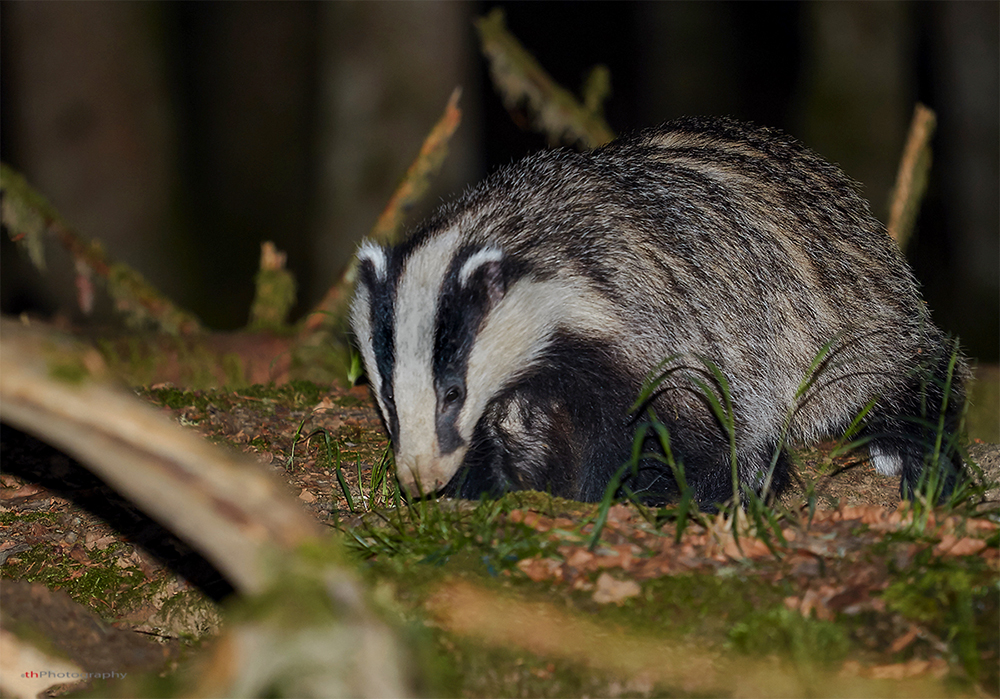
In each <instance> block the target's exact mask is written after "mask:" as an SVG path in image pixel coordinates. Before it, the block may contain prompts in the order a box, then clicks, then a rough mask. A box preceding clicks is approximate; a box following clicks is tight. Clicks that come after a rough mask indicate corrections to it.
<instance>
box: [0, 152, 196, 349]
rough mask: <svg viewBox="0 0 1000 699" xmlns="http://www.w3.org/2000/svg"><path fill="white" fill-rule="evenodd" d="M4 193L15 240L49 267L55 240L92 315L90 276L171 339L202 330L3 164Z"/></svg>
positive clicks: (133, 315)
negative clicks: (50, 243)
mask: <svg viewBox="0 0 1000 699" xmlns="http://www.w3.org/2000/svg"><path fill="white" fill-rule="evenodd" d="M0 190H2V193H3V205H2V207H0V210H2V219H3V223H4V225H5V226H7V228H8V230H9V231H10V237H11V239H12V240H13V241H14V242H16V243H18V244H20V245H22V246H24V247H25V248H26V249H27V252H28V255H29V257H31V260H32V262H34V263H35V265H36V266H37V267H38V268H39V269H44V268H45V258H44V235H45V234H46V233H49V234H51V235H53V236H54V237H55V238H56V240H58V241H59V243H60V244H61V245H62V246H63V247H64V248H66V250H68V251H69V253H70V255H71V256H72V257H73V261H74V263H75V266H76V269H77V275H78V279H77V289H78V290H79V294H80V296H79V302H80V307H81V308H82V309H83V310H84V312H88V311H89V307H90V304H91V297H90V295H91V293H92V288H91V285H90V277H91V274H94V275H97V276H98V277H100V278H102V279H104V281H105V284H106V285H107V289H108V293H109V294H110V295H111V297H112V299H113V300H114V303H115V307H116V308H117V309H118V310H119V311H121V312H122V313H124V314H125V315H126V317H127V318H128V319H129V320H130V321H132V322H142V321H146V320H150V321H152V322H154V323H156V324H157V325H158V326H159V327H160V328H161V329H162V330H164V331H166V332H168V333H171V334H191V333H195V332H198V331H200V330H201V325H200V324H199V322H198V319H197V318H195V317H194V316H193V315H191V314H190V313H188V312H187V311H182V310H181V309H179V308H178V307H177V306H175V305H174V304H173V302H171V301H170V300H169V299H168V298H166V297H165V296H164V295H163V294H161V293H160V292H159V291H158V290H157V289H155V288H154V287H153V286H152V285H151V284H150V283H149V282H147V281H146V280H145V279H143V278H142V276H141V275H140V274H139V273H138V272H136V271H135V270H133V269H131V268H130V267H128V266H127V265H124V264H122V263H120V262H115V261H114V260H112V259H110V258H109V257H108V255H107V253H105V252H104V248H103V247H101V245H100V243H98V242H97V241H95V240H88V239H87V238H85V237H84V236H83V235H81V234H80V233H79V232H78V231H76V230H74V229H73V228H71V227H70V226H68V225H67V224H66V223H65V222H64V221H63V220H62V219H61V218H60V217H59V215H58V214H57V213H56V211H55V209H53V208H52V206H51V205H50V204H49V203H48V202H47V201H46V200H45V198H44V197H42V196H41V195H40V194H39V193H38V192H37V191H35V189H34V188H33V187H31V185H29V184H28V183H27V181H26V180H25V179H24V177H22V176H21V175H20V174H18V173H17V172H16V171H14V170H13V169H12V168H10V167H8V166H7V165H2V164H0Z"/></svg>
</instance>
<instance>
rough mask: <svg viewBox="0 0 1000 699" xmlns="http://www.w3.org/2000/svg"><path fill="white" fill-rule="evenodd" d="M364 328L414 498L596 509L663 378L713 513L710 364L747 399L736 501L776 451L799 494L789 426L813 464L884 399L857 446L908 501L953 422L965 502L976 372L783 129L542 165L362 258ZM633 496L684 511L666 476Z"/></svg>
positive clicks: (657, 398)
mask: <svg viewBox="0 0 1000 699" xmlns="http://www.w3.org/2000/svg"><path fill="white" fill-rule="evenodd" d="M351 318H352V326H353V329H354V333H355V335H356V339H357V342H358V346H359V348H360V350H361V353H362V357H363V360H364V362H365V366H366V369H367V372H368V376H369V380H370V383H371V387H372V392H373V394H374V396H375V398H376V401H377V404H378V406H379V410H380V412H381V415H382V417H383V419H384V421H385V424H386V427H387V429H388V431H389V435H390V439H391V440H392V443H393V448H394V450H395V454H396V462H397V472H398V475H399V478H400V482H401V483H402V484H403V485H404V486H405V487H407V488H408V489H409V490H410V491H411V492H416V491H417V490H420V491H423V492H431V491H436V490H441V489H443V490H444V492H448V493H452V494H457V495H462V496H465V497H477V496H478V495H479V494H480V493H482V492H488V493H498V492H502V491H504V490H509V489H520V488H535V489H539V490H549V491H551V492H552V493H553V494H555V495H560V496H566V497H571V498H577V499H582V500H596V499H599V498H600V497H601V496H602V494H603V492H604V490H605V488H606V487H607V484H608V482H609V481H610V479H611V476H612V474H613V473H614V472H615V471H616V470H617V469H618V468H619V467H620V466H621V465H622V464H623V463H625V462H626V461H627V460H628V458H629V455H630V453H631V449H632V442H633V436H634V434H635V431H636V427H637V424H638V422H639V421H640V420H641V419H644V412H643V411H638V412H637V413H633V412H630V408H631V407H632V404H633V402H634V401H635V400H636V398H637V396H638V395H639V393H640V390H641V388H642V386H643V382H644V380H645V379H646V378H647V377H648V376H649V373H650V372H651V371H652V370H653V369H654V368H656V367H657V366H658V365H659V364H660V363H661V362H662V361H663V360H664V359H665V358H667V357H674V359H673V360H672V361H671V362H670V363H669V364H668V365H667V368H668V369H669V371H668V372H667V373H666V377H665V381H664V383H663V384H662V386H661V387H660V390H658V391H657V392H656V393H655V394H654V396H653V398H652V399H651V401H650V402H649V404H648V406H647V407H649V408H652V409H653V410H655V413H656V415H657V417H658V419H659V420H660V421H662V422H663V424H664V425H666V427H667V428H668V430H669V433H670V440H671V445H672V451H673V453H674V454H675V456H676V457H677V458H678V460H679V461H680V462H681V464H682V465H683V468H684V472H685V476H686V480H687V482H688V484H689V485H690V486H691V487H692V488H693V489H694V494H695V497H696V498H697V499H698V501H699V502H700V503H701V504H702V506H704V507H708V506H711V505H712V504H713V503H716V502H721V501H724V500H726V499H727V498H729V497H730V496H731V495H732V483H731V470H730V446H729V440H728V437H727V436H726V434H725V431H724V430H723V428H722V426H721V425H720V423H719V421H718V420H717V418H716V416H715V415H714V414H713V412H712V411H711V409H710V407H709V403H708V401H707V399H706V396H705V395H704V392H703V391H701V390H699V389H698V388H697V386H696V385H695V383H694V380H695V379H699V378H700V379H701V380H702V381H703V382H704V383H706V384H707V385H709V386H711V385H713V384H712V381H711V380H710V378H711V372H710V371H708V370H707V367H708V366H709V365H710V364H711V365H714V366H716V367H718V369H719V370H721V372H722V374H723V375H724V376H725V377H726V378H727V380H728V383H729V387H730V391H731V398H732V406H733V414H734V418H735V442H736V450H737V460H738V472H739V477H740V480H741V482H742V483H744V484H745V485H747V486H749V487H751V488H754V489H757V490H758V491H759V490H760V489H761V488H763V487H764V485H765V482H766V481H768V476H767V474H768V473H769V469H770V468H771V465H772V457H773V455H774V454H779V456H778V459H777V464H776V469H775V470H774V472H773V474H772V477H771V479H770V489H771V490H772V491H773V490H776V489H780V487H782V486H783V485H784V483H785V482H786V481H787V479H788V473H787V469H788V466H787V459H786V457H785V456H784V452H783V448H784V444H785V439H784V438H783V434H784V429H785V426H786V423H788V420H789V418H791V420H790V423H788V431H787V437H788V439H789V440H790V441H791V442H794V443H810V442H814V441H816V440H818V439H821V438H823V437H825V436H831V435H832V436H837V435H839V434H842V433H843V431H844V429H845V428H846V427H847V426H848V425H849V424H850V423H851V421H852V419H853V418H854V417H855V416H856V415H857V414H858V413H859V411H862V410H863V409H864V408H865V406H866V405H867V404H869V402H872V401H873V404H872V407H871V409H870V411H869V412H868V413H867V414H866V416H865V418H864V421H863V426H862V430H861V435H862V436H867V437H869V438H871V442H870V445H869V446H870V453H871V456H872V461H873V463H874V465H875V466H876V467H877V468H878V469H879V470H880V471H882V472H883V473H894V474H899V475H900V476H901V488H902V492H903V494H904V495H908V494H909V493H910V490H911V489H912V488H913V487H914V485H915V484H916V483H917V481H918V480H919V479H920V478H921V477H922V474H924V471H925V466H924V464H925V461H926V459H925V453H926V452H927V451H928V450H929V449H930V446H929V445H932V444H933V441H934V437H935V427H936V425H937V421H938V419H939V417H941V416H943V418H944V431H945V449H944V452H945V453H944V456H943V458H942V459H941V460H940V463H941V464H942V470H941V474H942V476H943V477H942V481H943V482H944V484H945V489H946V490H947V489H948V488H950V487H951V485H952V484H953V482H954V479H955V477H956V474H957V473H958V472H959V470H960V469H961V459H960V458H959V457H958V456H957V454H956V453H955V451H954V440H953V439H950V437H951V436H953V434H954V432H955V430H956V429H957V427H958V422H959V419H958V418H959V414H960V410H961V407H962V404H963V398H964V393H963V387H962V386H963V382H964V380H965V378H966V376H967V373H968V370H967V368H966V366H965V364H964V362H963V360H962V359H961V358H960V357H958V359H957V363H956V364H955V366H954V369H953V370H952V371H951V372H949V368H948V367H949V362H950V361H952V360H953V358H954V357H955V352H957V350H955V349H954V348H953V347H952V345H950V344H949V343H948V342H947V340H946V338H945V336H944V334H943V333H942V332H941V331H940V330H939V329H938V328H937V327H936V326H935V325H934V324H933V322H932V321H931V319H930V316H929V313H928V311H927V309H926V308H925V305H924V303H923V301H922V300H921V298H920V293H919V290H918V287H917V283H916V281H915V280H914V278H913V275H912V273H911V271H910V268H909V267H908V265H907V263H906V261H905V260H904V258H903V256H902V255H901V254H900V252H899V250H898V249H897V247H896V245H895V243H894V242H893V241H892V240H891V239H890V237H889V236H888V235H887V233H886V231H885V229H884V228H883V226H882V225H881V224H880V223H879V222H878V221H877V220H876V219H875V218H874V216H872V214H871V212H870V210H869V207H868V204H867V202H866V201H865V200H864V199H862V198H861V197H860V196H859V195H858V193H857V190H856V187H855V185H854V184H853V183H852V182H851V181H849V180H848V179H847V178H846V177H845V176H844V174H843V173H842V172H841V171H840V170H839V169H838V168H836V167H835V166H833V165H830V164H829V163H827V162H825V161H824V160H822V159H821V158H819V157H817V156H816V155H814V154H813V153H811V152H810V151H808V150H807V149H805V148H803V147H802V146H800V145H799V144H797V143H796V142H795V141H793V140H791V139H790V138H788V137H787V136H785V135H783V134H781V133H779V132H777V131H774V130H771V129H764V128H756V127H753V126H749V125H746V124H742V123H739V122H735V121H732V120H728V119H696V118H691V119H682V120H677V121H673V122H670V123H668V124H665V125H664V126H662V127H660V128H657V129H652V130H648V131H645V132H642V133H640V134H638V135H635V136H633V137H628V138H622V139H619V140H617V141H615V142H613V143H611V144H609V145H607V146H605V147H603V148H600V149H598V150H596V151H593V152H591V153H583V154H581V153H575V152H570V151H566V150H555V151H548V152H543V153H538V154H536V155H532V156H530V157H528V158H525V159H524V160H522V161H520V162H518V163H515V164H513V165H511V166H509V167H506V168H503V169H501V170H499V171H498V172H496V173H495V174H494V175H492V176H491V177H489V178H488V179H486V180H485V181H484V182H483V183H481V184H480V185H479V186H477V187H475V188H474V189H472V190H471V191H469V192H467V193H466V194H465V195H464V196H462V197H461V198H460V199H458V200H457V201H455V202H453V203H450V204H448V205H445V206H444V207H442V208H441V209H440V210H439V211H438V212H436V213H435V214H434V215H433V216H432V217H431V218H430V220H428V221H427V222H426V223H425V224H424V225H423V226H422V227H420V228H419V229H418V230H417V231H416V232H415V233H414V234H413V235H412V236H410V238H409V239H408V240H406V241H405V242H404V243H402V244H401V245H399V246H397V247H394V248H391V249H383V248H380V247H378V246H375V245H373V244H371V243H365V244H363V245H362V248H361V250H360V251H359V267H358V284H357V290H356V296H355V301H354V304H353V306H352V316H351ZM824 347H828V351H827V353H826V354H825V355H823V361H822V363H821V365H820V366H819V367H818V370H817V371H816V372H815V373H814V376H815V378H816V380H815V382H814V383H813V384H812V385H811V387H810V388H809V390H808V391H807V392H806V393H805V395H800V396H797V391H798V389H799V388H800V386H802V385H803V382H804V381H805V380H806V379H807V378H809V374H810V367H811V366H812V364H813V362H814V360H815V359H816V358H817V356H820V354H821V352H822V351H823V348H824ZM949 377H950V378H949ZM949 381H950V383H951V386H950V388H951V390H950V394H949V395H947V405H946V407H945V405H944V403H945V391H944V386H945V385H946V383H948V382H949ZM714 390H716V391H718V386H717V385H716V386H715V388H714ZM628 483H629V485H630V487H631V488H632V489H633V490H634V491H636V492H638V493H641V494H643V495H644V496H645V497H647V498H648V499H649V500H651V501H659V500H663V499H667V498H670V497H672V496H673V495H675V494H676V492H675V491H676V483H675V482H674V477H673V474H672V473H671V471H670V469H668V468H666V467H664V466H661V465H658V464H657V462H656V461H655V460H647V461H645V462H643V468H642V469H641V471H640V472H639V473H638V474H632V475H631V476H630V480H629V481H628Z"/></svg>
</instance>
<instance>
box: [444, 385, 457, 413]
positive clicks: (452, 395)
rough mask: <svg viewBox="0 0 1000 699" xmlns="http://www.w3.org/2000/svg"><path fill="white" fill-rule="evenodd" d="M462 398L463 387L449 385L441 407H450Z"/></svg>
mask: <svg viewBox="0 0 1000 699" xmlns="http://www.w3.org/2000/svg"><path fill="white" fill-rule="evenodd" d="M461 399H462V387H461V386H449V387H448V390H446V391H445V392H444V396H443V397H442V398H441V407H442V409H445V408H448V407H450V406H452V405H454V404H455V403H456V402H457V401H459V400H461Z"/></svg>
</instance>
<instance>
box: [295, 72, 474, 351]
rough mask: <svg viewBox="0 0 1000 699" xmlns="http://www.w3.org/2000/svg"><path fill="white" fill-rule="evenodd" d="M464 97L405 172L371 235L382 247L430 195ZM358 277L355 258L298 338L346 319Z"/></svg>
mask: <svg viewBox="0 0 1000 699" xmlns="http://www.w3.org/2000/svg"><path fill="white" fill-rule="evenodd" d="M461 95H462V90H461V88H455V90H454V91H453V92H452V93H451V97H449V98H448V104H447V105H445V108H444V114H442V115H441V118H440V119H438V122H437V123H436V124H435V125H434V127H433V128H432V129H431V131H430V133H428V134H427V138H425V139H424V142H423V145H421V146H420V152H419V153H418V154H417V157H416V159H415V160H414V161H413V163H412V164H411V165H410V167H409V169H408V170H407V171H406V175H404V176H403V180H402V182H400V183H399V186H398V187H396V191H395V192H393V195H392V198H390V199H389V203H388V204H387V205H386V207H385V209H384V210H383V211H382V213H381V215H380V216H379V217H378V221H376V222H375V226H374V227H373V228H372V230H371V232H370V233H369V234H368V237H370V238H371V239H372V240H374V241H376V242H379V243H383V244H386V243H392V242H393V241H395V240H396V238H397V237H398V235H399V231H400V230H401V228H402V226H403V221H404V219H405V217H406V214H407V213H408V212H409V210H410V209H412V208H413V205H414V204H416V203H417V202H418V201H419V200H420V199H421V198H422V197H423V196H424V194H425V193H426V192H427V189H428V188H429V187H430V183H431V180H432V179H433V178H434V176H435V175H436V174H437V173H438V171H439V170H440V169H441V165H442V164H443V163H444V159H445V157H446V156H447V155H448V142H449V141H450V140H451V136H452V134H454V133H455V130H456V129H457V128H458V125H459V123H460V122H461V120H462V110H460V109H459V108H458V100H459V98H460V97H461ZM355 273H356V260H355V259H354V258H352V259H351V263H350V264H349V265H348V267H347V269H346V270H345V271H344V274H343V275H342V276H341V278H340V281H338V282H337V283H336V284H335V285H334V286H333V287H331V288H330V290H329V291H328V292H327V293H326V296H324V297H323V300H322V301H320V302H319V305H317V306H316V308H314V309H313V311H312V312H311V313H310V314H309V315H308V316H306V318H305V321H304V322H303V324H302V332H301V333H300V334H299V339H300V341H302V340H306V339H308V337H309V336H310V335H312V333H314V332H315V331H316V330H319V329H320V328H321V327H323V326H324V325H325V324H326V323H327V320H328V317H331V316H332V317H334V318H338V317H340V316H341V315H343V312H344V306H345V305H346V299H347V298H348V295H349V293H350V290H351V288H352V287H353V286H354V275H355Z"/></svg>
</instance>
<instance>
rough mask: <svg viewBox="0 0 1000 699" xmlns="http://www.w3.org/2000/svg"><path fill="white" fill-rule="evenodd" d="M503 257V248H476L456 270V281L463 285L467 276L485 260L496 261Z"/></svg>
mask: <svg viewBox="0 0 1000 699" xmlns="http://www.w3.org/2000/svg"><path fill="white" fill-rule="evenodd" d="M502 259H503V250H500V249H499V248H482V249H480V250H477V251H476V252H474V253H473V254H472V255H470V256H469V259H467V260H466V261H465V264H463V265H462V269H460V270H459V271H458V283H459V284H461V285H462V286H465V285H466V284H467V283H468V281H469V277H471V276H472V274H473V273H474V272H475V271H476V270H477V269H479V268H480V267H482V266H483V265H484V264H486V263H487V262H498V261H500V260H502Z"/></svg>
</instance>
